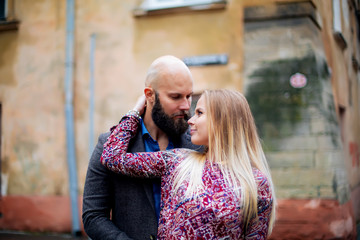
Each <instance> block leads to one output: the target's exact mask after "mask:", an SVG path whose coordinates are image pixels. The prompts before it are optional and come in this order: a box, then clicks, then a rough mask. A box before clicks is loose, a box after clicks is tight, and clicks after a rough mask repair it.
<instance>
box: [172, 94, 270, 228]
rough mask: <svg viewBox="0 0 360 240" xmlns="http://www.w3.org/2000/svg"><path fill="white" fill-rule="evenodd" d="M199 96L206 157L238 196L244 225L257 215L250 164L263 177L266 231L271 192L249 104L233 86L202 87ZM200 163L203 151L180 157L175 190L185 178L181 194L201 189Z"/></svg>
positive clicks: (254, 187) (254, 186) (188, 194)
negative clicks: (203, 110) (266, 191)
mask: <svg viewBox="0 0 360 240" xmlns="http://www.w3.org/2000/svg"><path fill="white" fill-rule="evenodd" d="M202 96H203V97H205V102H206V116H207V128H208V136H209V145H208V160H209V161H211V162H213V163H217V164H218V165H219V167H220V169H221V171H222V174H223V176H224V178H225V180H226V181H227V182H228V183H229V184H230V185H231V186H232V187H233V188H234V190H235V193H236V194H237V195H238V196H239V197H240V196H241V198H240V199H241V206H242V211H243V216H244V227H246V226H247V225H248V223H249V222H250V220H251V219H252V218H253V217H257V212H258V209H257V184H256V182H255V178H254V174H253V169H252V168H257V169H258V170H260V171H261V172H262V173H263V174H264V175H265V176H266V177H267V180H268V182H269V185H270V187H271V191H272V196H273V202H272V204H273V206H272V207H273V208H272V213H271V219H270V224H269V230H268V233H269V234H270V233H271V231H272V226H273V224H274V221H275V202H276V200H275V192H274V186H273V183H272V179H271V175H270V169H269V166H268V164H267V161H266V158H265V154H264V152H263V149H262V146H261V143H260V140H259V137H258V134H257V130H256V125H255V122H254V118H253V116H252V114H251V110H250V107H249V104H248V102H247V100H246V98H245V97H244V96H243V95H242V94H241V93H239V92H237V91H234V90H227V89H221V90H206V91H204V93H203V94H202ZM204 163H205V153H204V154H199V153H192V154H190V155H189V156H188V157H187V158H186V159H185V160H184V161H182V162H181V164H179V166H178V168H177V173H176V174H175V181H174V187H175V191H177V190H178V189H179V188H180V186H181V185H183V183H184V181H187V182H188V188H187V190H186V193H185V196H190V195H194V194H196V193H197V192H198V190H201V189H202V186H203V185H202V171H203V168H204Z"/></svg>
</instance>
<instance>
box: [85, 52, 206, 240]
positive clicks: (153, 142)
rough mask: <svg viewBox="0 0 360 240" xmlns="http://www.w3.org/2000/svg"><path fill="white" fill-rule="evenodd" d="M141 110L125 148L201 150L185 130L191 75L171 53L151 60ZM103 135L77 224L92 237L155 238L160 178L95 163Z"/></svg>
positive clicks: (97, 153) (103, 136)
mask: <svg viewBox="0 0 360 240" xmlns="http://www.w3.org/2000/svg"><path fill="white" fill-rule="evenodd" d="M144 94H145V97H146V110H145V113H144V115H143V116H142V122H141V128H140V129H139V131H138V133H137V136H136V137H134V138H133V139H132V141H131V142H130V144H129V148H128V152H155V151H160V150H168V149H172V148H190V149H194V150H198V151H200V150H202V149H201V148H200V147H199V146H196V145H193V144H192V143H191V141H190V139H191V136H190V134H189V133H188V132H187V130H188V124H187V120H188V119H189V117H190V116H189V110H190V106H191V96H192V94H193V78H192V75H191V72H190V70H189V68H188V67H187V66H186V65H185V64H184V62H183V61H181V60H180V59H178V58H176V57H174V56H168V55H167V56H162V57H159V58H157V59H156V60H155V61H154V62H153V63H152V64H151V66H150V68H149V70H148V73H147V75H146V80H145V88H144ZM108 136H109V132H108V133H103V134H101V135H100V136H99V140H98V144H97V146H96V147H95V150H94V152H93V154H92V156H91V159H90V162H89V166H88V171H87V175H86V180H85V187H84V196H83V215H82V219H83V223H84V229H85V232H86V233H87V234H88V236H89V237H90V238H91V239H92V240H97V239H101V240H106V239H119V240H120V239H156V235H157V226H158V219H159V212H160V179H153V180H149V179H137V178H131V177H127V176H123V175H119V174H116V173H112V172H110V171H109V170H108V169H107V168H105V167H104V166H103V165H101V163H100V156H101V154H102V151H103V145H104V143H105V142H106V139H107V137H108Z"/></svg>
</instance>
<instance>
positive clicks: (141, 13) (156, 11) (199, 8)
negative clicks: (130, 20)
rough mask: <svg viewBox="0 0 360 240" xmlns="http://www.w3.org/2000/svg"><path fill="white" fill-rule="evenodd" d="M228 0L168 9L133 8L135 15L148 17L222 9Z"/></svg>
mask: <svg viewBox="0 0 360 240" xmlns="http://www.w3.org/2000/svg"><path fill="white" fill-rule="evenodd" d="M225 7H226V1H222V2H220V3H211V4H201V5H195V6H184V7H173V8H166V9H151V10H148V9H144V8H141V7H139V8H135V9H134V10H133V16H134V17H146V16H154V15H166V14H173V13H183V12H192V11H205V10H221V9H225Z"/></svg>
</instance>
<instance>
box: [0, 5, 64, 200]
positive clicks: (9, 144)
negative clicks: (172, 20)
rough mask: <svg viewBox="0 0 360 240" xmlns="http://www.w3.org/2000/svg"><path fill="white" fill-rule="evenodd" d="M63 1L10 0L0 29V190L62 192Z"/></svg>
mask: <svg viewBox="0 0 360 240" xmlns="http://www.w3.org/2000/svg"><path fill="white" fill-rule="evenodd" d="M64 7H65V6H64V2H62V1H21V3H20V2H17V4H15V12H16V16H17V19H18V20H19V21H20V22H21V24H20V25H19V29H18V30H12V31H8V32H1V33H0V46H5V47H4V48H3V47H2V51H1V52H0V59H1V62H2V64H1V67H0V76H1V77H0V101H1V103H2V108H3V112H2V177H3V178H5V179H7V181H4V182H2V183H7V185H4V186H2V190H6V192H3V194H10V195H23V194H25V195H28V194H31V195H47V194H50V195H62V194H66V193H67V171H66V159H65V142H64V131H65V130H64V120H63V119H64V114H63V92H62V81H63V68H64V67H63V55H64V51H63V49H64V37H63V36H64V24H63V19H64V18H63V17H61V15H63V14H64V11H63V10H64Z"/></svg>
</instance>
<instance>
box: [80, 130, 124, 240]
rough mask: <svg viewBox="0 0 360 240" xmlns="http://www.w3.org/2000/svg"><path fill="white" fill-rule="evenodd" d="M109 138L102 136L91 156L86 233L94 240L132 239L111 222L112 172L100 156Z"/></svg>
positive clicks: (85, 207) (105, 135) (85, 212)
mask: <svg viewBox="0 0 360 240" xmlns="http://www.w3.org/2000/svg"><path fill="white" fill-rule="evenodd" d="M107 136H109V133H107V134H101V135H100V136H99V139H98V143H97V145H96V147H95V150H94V152H93V154H92V156H91V159H90V162H89V166H88V170H87V174H86V180H85V187H84V196H83V214H82V219H83V223H84V229H85V232H86V233H87V234H88V236H89V237H90V238H91V239H92V240H97V239H101V240H106V239H118V240H127V239H130V238H129V237H128V236H127V235H126V234H125V233H124V232H122V231H120V229H119V228H118V227H116V226H115V225H114V223H113V222H112V221H111V220H110V211H111V208H112V206H113V204H112V203H113V201H115V199H114V193H113V184H112V181H111V172H110V171H109V170H107V169H106V168H105V167H104V166H102V165H101V162H100V156H101V153H102V151H103V145H104V143H105V141H106V139H107Z"/></svg>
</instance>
